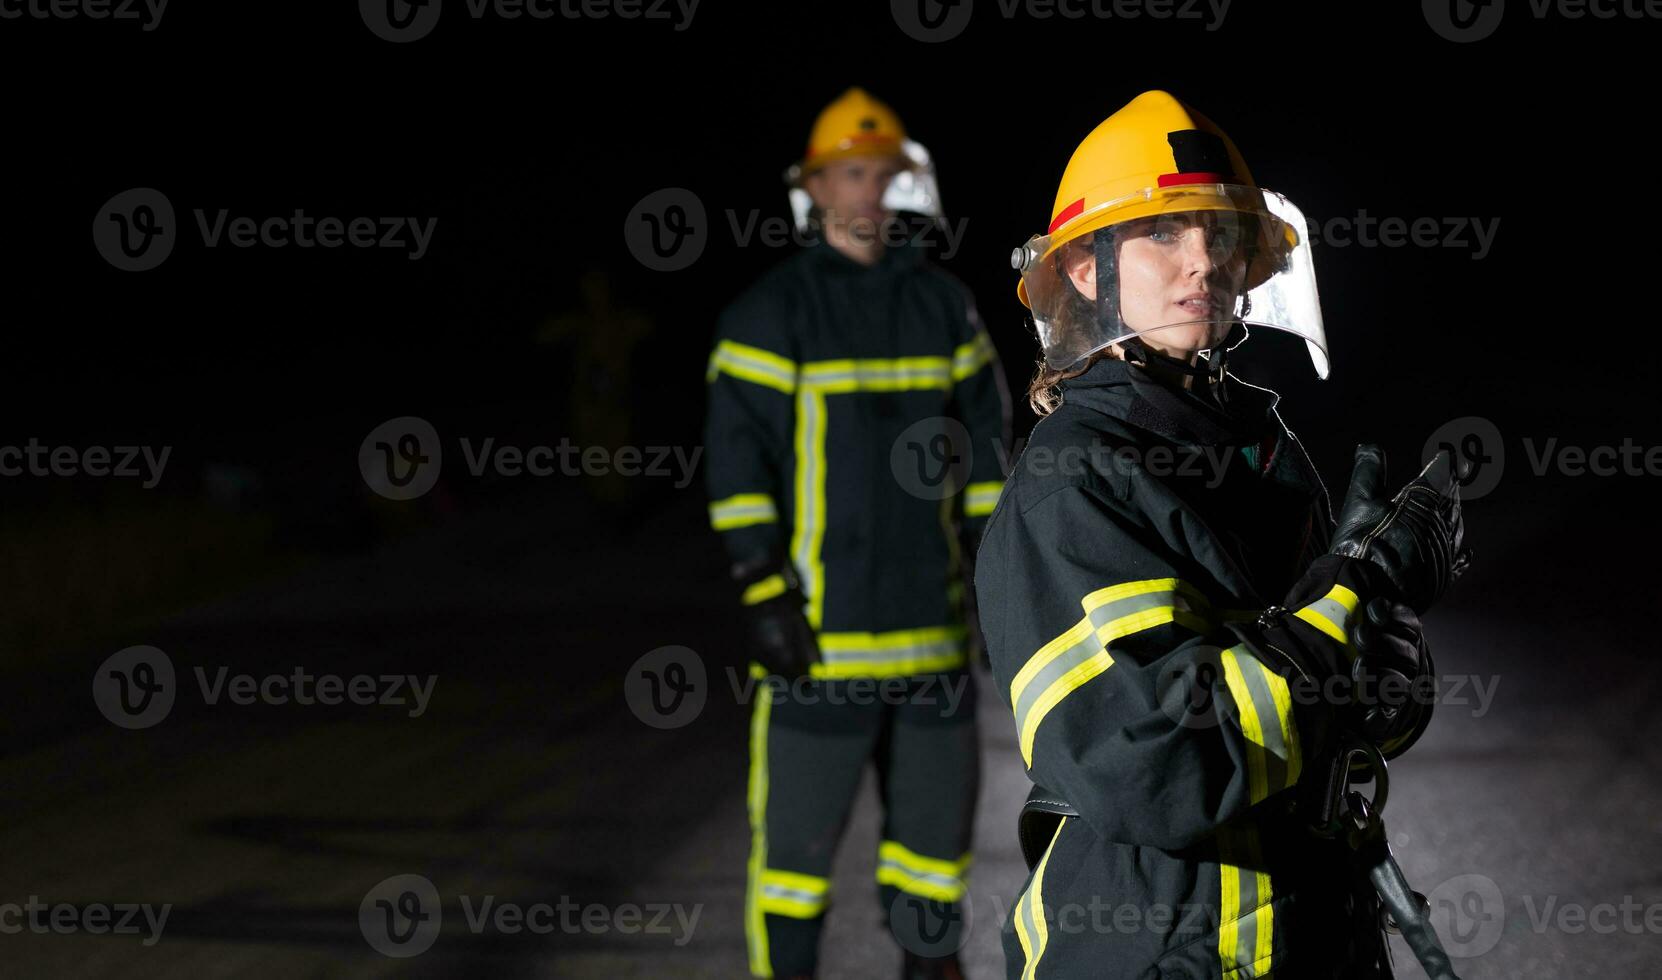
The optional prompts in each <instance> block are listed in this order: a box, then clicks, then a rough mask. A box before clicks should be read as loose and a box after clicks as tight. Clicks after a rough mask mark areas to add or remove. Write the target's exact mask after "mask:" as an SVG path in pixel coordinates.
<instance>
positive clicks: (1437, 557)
mask: <svg viewBox="0 0 1662 980" xmlns="http://www.w3.org/2000/svg"><path fill="white" fill-rule="evenodd" d="M1384 487H1385V451H1384V450H1383V449H1381V448H1380V447H1378V446H1375V445H1360V446H1357V447H1356V463H1355V466H1354V468H1353V469H1352V471H1351V476H1350V488H1349V490H1348V491H1346V493H1345V502H1344V506H1343V507H1342V508H1340V511H1339V516H1338V530H1337V531H1335V532H1334V535H1333V541H1332V544H1331V546H1330V547H1329V552H1330V553H1331V554H1335V555H1343V556H1345V557H1347V558H1359V559H1362V560H1365V561H1370V562H1372V563H1374V564H1375V565H1378V566H1379V567H1380V568H1381V569H1383V570H1384V571H1385V575H1386V577H1387V578H1389V579H1390V581H1391V585H1392V587H1393V588H1394V590H1395V591H1396V593H1397V598H1400V599H1401V600H1403V601H1404V602H1406V603H1407V604H1408V606H1409V607H1410V608H1412V609H1413V610H1414V611H1415V612H1416V613H1420V614H1421V615H1423V614H1424V613H1425V611H1426V610H1428V609H1430V608H1431V606H1432V604H1433V603H1435V602H1436V601H1437V600H1438V599H1439V598H1440V597H1441V596H1442V594H1443V593H1444V592H1445V591H1446V590H1447V589H1448V587H1449V584H1450V583H1452V582H1453V581H1454V580H1455V579H1456V578H1458V577H1459V576H1460V574H1461V573H1462V572H1464V571H1465V570H1466V566H1467V565H1469V564H1470V563H1471V551H1470V550H1469V549H1467V548H1466V547H1465V523H1464V520H1463V519H1462V517H1461V513H1460V487H1459V484H1458V483H1457V482H1456V480H1455V472H1454V466H1453V457H1452V456H1451V454H1449V453H1448V452H1447V451H1446V450H1445V451H1443V452H1439V453H1438V454H1437V455H1436V456H1435V457H1433V458H1432V460H1431V462H1429V463H1427V464H1426V466H1425V469H1423V470H1421V471H1420V475H1419V476H1417V477H1415V478H1414V479H1413V480H1412V481H1410V482H1409V483H1408V485H1407V486H1405V487H1403V488H1402V489H1401V490H1399V491H1397V494H1396V496H1394V497H1390V498H1386V497H1385V495H1384Z"/></svg>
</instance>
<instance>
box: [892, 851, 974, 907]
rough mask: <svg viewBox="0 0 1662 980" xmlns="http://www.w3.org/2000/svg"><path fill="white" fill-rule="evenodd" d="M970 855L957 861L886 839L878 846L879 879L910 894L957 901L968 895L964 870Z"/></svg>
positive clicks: (945, 900)
mask: <svg viewBox="0 0 1662 980" xmlns="http://www.w3.org/2000/svg"><path fill="white" fill-rule="evenodd" d="M969 865H970V855H968V854H965V855H963V856H962V857H960V858H959V859H958V860H956V861H945V860H942V859H940V858H931V857H924V856H923V855H921V854H919V853H917V852H916V851H913V850H910V849H909V848H907V847H906V846H905V845H903V844H901V843H900V842H898V841H892V840H886V841H883V842H882V843H881V844H879V845H878V847H877V883H878V884H879V885H893V886H894V887H896V888H898V889H900V890H901V891H903V892H906V893H907V894H909V895H916V896H918V897H920V898H929V899H934V900H935V901H937V902H956V901H958V900H959V899H961V898H963V897H964V892H965V890H966V889H965V886H964V872H966V871H967V870H969Z"/></svg>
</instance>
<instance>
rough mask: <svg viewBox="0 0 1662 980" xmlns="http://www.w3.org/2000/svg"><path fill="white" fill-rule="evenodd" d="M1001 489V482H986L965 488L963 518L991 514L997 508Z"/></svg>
mask: <svg viewBox="0 0 1662 980" xmlns="http://www.w3.org/2000/svg"><path fill="white" fill-rule="evenodd" d="M1003 489H1004V481H1003V480H987V481H984V482H981V483H971V484H970V485H969V486H967V487H965V488H964V516H965V517H985V516H987V515H988V514H991V513H992V512H993V508H994V507H996V506H998V495H999V492H1000V491H1002V490H1003Z"/></svg>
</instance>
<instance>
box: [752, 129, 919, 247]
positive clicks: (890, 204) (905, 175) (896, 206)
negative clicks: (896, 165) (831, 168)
mask: <svg viewBox="0 0 1662 980" xmlns="http://www.w3.org/2000/svg"><path fill="white" fill-rule="evenodd" d="M900 156H901V158H902V160H903V162H904V169H903V170H901V171H900V172H899V173H897V174H895V176H894V179H893V180H891V181H889V187H888V190H886V191H884V192H883V209H884V210H886V211H907V212H910V213H912V214H921V215H923V216H924V217H926V218H929V219H931V220H933V221H934V222H936V223H937V224H939V223H941V222H943V221H945V220H946V217H945V214H944V212H942V210H941V191H940V187H939V185H938V184H937V183H936V181H935V161H934V159H933V158H931V157H930V156H929V151H928V150H926V149H924V147H923V144H922V143H918V142H916V141H914V140H902V141H901V143H900ZM785 183H786V184H787V185H789V187H790V197H791V219H792V220H793V221H795V222H796V230H797V232H798V233H799V234H802V233H806V232H807V231H808V227H809V222H808V216H809V213H810V211H811V210H812V209H813V206H814V199H813V197H811V196H810V195H809V194H808V192H807V191H806V190H805V189H803V187H802V165H801V164H793V165H792V166H791V168H790V169H789V170H786V171H785Z"/></svg>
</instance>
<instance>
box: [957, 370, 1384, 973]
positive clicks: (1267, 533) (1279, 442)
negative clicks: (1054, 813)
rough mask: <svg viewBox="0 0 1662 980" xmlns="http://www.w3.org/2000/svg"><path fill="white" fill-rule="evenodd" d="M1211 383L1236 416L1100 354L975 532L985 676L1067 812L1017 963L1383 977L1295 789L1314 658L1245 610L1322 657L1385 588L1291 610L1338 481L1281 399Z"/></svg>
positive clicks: (1352, 890)
mask: <svg viewBox="0 0 1662 980" xmlns="http://www.w3.org/2000/svg"><path fill="white" fill-rule="evenodd" d="M1224 384H1225V385H1226V386H1227V391H1228V409H1227V411H1226V412H1213V411H1200V410H1197V408H1196V406H1197V405H1198V404H1199V402H1200V400H1199V399H1197V398H1196V397H1195V396H1193V395H1190V394H1188V393H1185V392H1180V391H1176V390H1173V389H1172V388H1169V387H1167V386H1164V385H1160V384H1156V383H1154V382H1153V381H1152V379H1151V378H1150V377H1149V376H1148V375H1147V374H1146V373H1145V372H1144V370H1143V369H1142V368H1140V367H1138V366H1134V365H1128V364H1126V363H1125V362H1122V361H1119V360H1101V361H1097V362H1096V363H1094V364H1092V365H1091V366H1090V368H1089V369H1088V370H1087V371H1086V372H1085V373H1083V374H1082V375H1080V376H1078V377H1076V378H1073V379H1071V380H1068V381H1065V382H1063V385H1062V389H1063V404H1062V405H1061V406H1060V407H1059V408H1058V409H1057V410H1056V411H1055V412H1054V413H1052V414H1051V415H1049V416H1047V417H1046V418H1044V419H1043V420H1041V421H1040V422H1039V424H1038V426H1037V427H1036V428H1035V430H1034V432H1033V435H1032V437H1031V439H1030V440H1029V442H1028V444H1027V446H1026V448H1025V449H1024V450H1023V452H1022V454H1021V456H1020V457H1019V458H1018V459H1017V460H1016V462H1015V465H1014V467H1013V468H1012V470H1011V473H1010V476H1009V478H1008V479H1007V481H1006V486H1005V489H1004V492H1003V494H1002V496H1001V499H1000V501H999V503H998V504H997V508H996V510H995V512H994V514H993V516H992V518H991V520H990V522H989V524H988V526H987V528H986V532H985V536H984V538H983V541H982V544H981V549H980V552H979V556H978V561H977V571H976V592H977V594H978V596H979V600H980V612H981V623H982V628H983V630H984V631H985V634H986V639H987V647H988V651H989V654H990V659H991V664H992V669H993V673H994V676H995V679H996V682H997V686H998V688H999V689H1000V691H1001V693H1002V694H1003V696H1004V697H1005V699H1006V700H1007V702H1008V703H1009V705H1010V706H1011V709H1012V711H1013V713H1014V716H1015V723H1016V733H1017V740H1018V745H1019V748H1020V753H1021V758H1022V761H1023V763H1024V764H1025V765H1026V766H1027V769H1028V772H1029V774H1030V776H1031V777H1032V779H1033V781H1034V782H1035V783H1036V784H1038V788H1036V790H1035V795H1034V799H1035V800H1036V801H1045V800H1048V801H1050V803H1052V804H1060V808H1059V809H1060V812H1065V813H1072V814H1076V816H1066V817H1062V818H1060V819H1053V820H1051V821H1050V822H1049V829H1050V831H1051V832H1050V833H1049V834H1048V835H1047V839H1045V840H1042V841H1040V842H1039V847H1038V849H1037V850H1038V853H1036V854H1035V855H1034V859H1035V860H1036V866H1035V867H1033V869H1032V871H1031V873H1030V876H1029V880H1028V882H1027V886H1026V888H1025V889H1024V891H1023V892H1022V893H1021V895H1020V897H1019V898H1018V900H1017V901H1016V902H1015V904H1014V905H1013V906H1012V907H1011V909H1010V914H1009V915H1008V916H1006V919H1005V927H1004V928H1005V933H1004V939H1005V948H1006V953H1007V955H1008V960H1009V964H1010V972H1009V975H1010V976H1011V977H1012V978H1017V977H1021V978H1035V980H1044V978H1049V977H1058V978H1063V977H1092V978H1127V980H1131V978H1135V980H1156V978H1172V977H1183V978H1213V980H1217V978H1222V980H1235V978H1244V977H1262V976H1266V975H1267V974H1269V972H1270V971H1271V970H1274V971H1275V976H1276V977H1277V978H1290V977H1315V976H1321V977H1327V976H1333V977H1339V976H1344V977H1377V976H1388V975H1389V973H1388V966H1384V967H1381V966H1380V965H1379V964H1380V958H1381V957H1382V956H1383V955H1384V954H1383V953H1382V949H1383V941H1382V939H1381V937H1380V934H1379V927H1378V916H1377V905H1376V904H1374V899H1373V898H1372V896H1371V893H1370V892H1369V890H1368V888H1367V886H1366V884H1365V882H1359V881H1358V876H1355V875H1351V874H1348V873H1347V872H1346V871H1345V864H1344V855H1343V852H1342V846H1343V845H1341V844H1336V843H1334V842H1331V841H1323V840H1320V839H1318V838H1315V837H1313V836H1311V835H1309V834H1308V833H1307V832H1306V831H1305V829H1304V824H1303V822H1302V821H1301V820H1300V819H1298V816H1297V807H1295V806H1292V804H1293V802H1294V798H1295V797H1296V796H1297V795H1298V794H1297V793H1296V792H1294V787H1295V785H1296V784H1297V783H1298V781H1299V779H1300V776H1301V772H1303V771H1304V770H1307V769H1316V768H1318V767H1317V766H1316V764H1315V763H1314V760H1313V758H1312V756H1313V755H1314V754H1315V753H1316V752H1317V751H1318V749H1317V745H1318V743H1321V742H1323V740H1324V739H1325V738H1326V733H1327V732H1328V731H1330V730H1332V728H1333V726H1332V724H1331V719H1332V718H1333V717H1334V714H1333V709H1332V708H1331V707H1329V706H1325V705H1324V704H1322V703H1320V701H1319V700H1316V701H1313V702H1312V701H1310V700H1309V699H1295V698H1293V697H1292V696H1291V694H1290V691H1289V682H1290V681H1291V680H1292V679H1294V678H1296V677H1300V676H1308V675H1307V674H1304V673H1303V668H1301V667H1300V666H1299V664H1300V660H1299V659H1298V658H1295V657H1293V656H1291V655H1289V653H1288V651H1287V649H1286V647H1287V646H1288V645H1289V643H1290V642H1291V640H1290V639H1289V638H1287V637H1284V638H1283V640H1282V641H1280V642H1278V643H1271V642H1268V641H1267V640H1266V639H1265V637H1266V636H1267V635H1270V634H1268V633H1267V632H1266V631H1265V630H1264V629H1261V628H1260V626H1259V623H1258V620H1259V616H1260V613H1261V611H1263V610H1265V609H1266V608H1267V607H1271V606H1277V605H1280V604H1283V603H1286V604H1287V606H1288V607H1289V609H1290V610H1292V611H1291V612H1290V614H1288V615H1287V617H1286V622H1288V623H1291V624H1293V625H1295V626H1296V627H1297V630H1298V636H1297V637H1296V639H1297V642H1299V643H1301V644H1304V645H1305V646H1307V647H1310V648H1311V649H1314V647H1315V646H1319V645H1321V644H1329V647H1328V648H1326V649H1325V650H1323V651H1321V653H1322V656H1323V657H1326V658H1327V659H1326V660H1325V661H1324V662H1325V663H1328V664H1330V665H1331V664H1336V663H1338V662H1339V660H1338V659H1337V656H1338V653H1337V650H1338V647H1339V646H1340V645H1341V644H1343V643H1344V642H1345V641H1344V639H1343V637H1344V635H1345V633H1344V629H1345V617H1346V616H1347V615H1348V612H1349V610H1351V609H1354V608H1355V606H1356V602H1357V601H1358V597H1357V590H1362V591H1366V590H1367V589H1368V588H1369V587H1371V585H1372V584H1374V583H1372V582H1371V581H1369V582H1364V581H1360V580H1356V579H1352V580H1351V582H1350V585H1351V587H1349V588H1347V587H1346V586H1345V585H1342V584H1335V585H1333V586H1332V588H1328V587H1327V586H1326V585H1322V586H1321V591H1319V592H1315V593H1312V594H1310V595H1308V596H1307V597H1304V598H1301V599H1299V600H1298V605H1296V606H1295V605H1293V603H1292V602H1291V601H1290V599H1289V594H1290V590H1293V591H1294V592H1295V593H1296V591H1297V590H1296V588H1295V586H1298V585H1299V583H1301V582H1307V581H1308V580H1309V575H1308V574H1306V570H1307V569H1310V568H1312V567H1315V564H1314V563H1316V562H1317V560H1318V556H1321V555H1322V553H1323V552H1324V551H1325V549H1326V543H1327V540H1328V538H1329V536H1330V535H1331V532H1332V519H1331V517H1330V505H1329V503H1328V500H1327V495H1326V490H1325V489H1324V488H1323V487H1322V485H1321V482H1320V479H1319V478H1318V477H1317V475H1316V473H1315V470H1314V468H1313V467H1312V466H1311V464H1310V461H1309V459H1308V458H1307V456H1306V455H1305V453H1304V451H1303V448H1302V447H1301V446H1300V444H1299V443H1298V441H1297V439H1296V438H1295V437H1294V436H1293V434H1292V433H1291V432H1290V431H1288V430H1287V428H1286V427H1285V426H1284V425H1283V424H1282V422H1281V419H1280V416H1279V415H1278V414H1277V413H1276V411H1275V401H1276V396H1275V394H1274V393H1273V392H1270V391H1267V390H1265V389H1262V388H1256V387H1253V386H1251V385H1246V384H1244V383H1242V382H1239V381H1238V380H1237V379H1235V378H1234V377H1233V376H1229V377H1228V378H1227V380H1226V381H1225V382H1224ZM1320 560H1321V561H1329V559H1320ZM1354 564H1362V563H1354ZM1353 571H1354V570H1353ZM1366 598H1367V596H1363V597H1362V601H1366ZM1286 632H1287V631H1286V630H1282V634H1285V633H1286ZM1277 635H1281V634H1277ZM1319 779H1320V775H1319V773H1318V774H1315V775H1311V776H1310V778H1309V781H1308V782H1315V781H1318V780H1319ZM1047 808H1050V809H1053V810H1054V809H1058V808H1056V807H1047ZM1364 961H1366V962H1365V964H1364ZM1381 969H1383V970H1384V971H1386V972H1380V970H1381Z"/></svg>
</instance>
